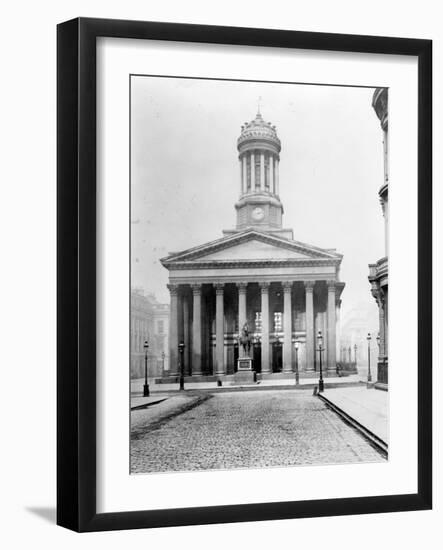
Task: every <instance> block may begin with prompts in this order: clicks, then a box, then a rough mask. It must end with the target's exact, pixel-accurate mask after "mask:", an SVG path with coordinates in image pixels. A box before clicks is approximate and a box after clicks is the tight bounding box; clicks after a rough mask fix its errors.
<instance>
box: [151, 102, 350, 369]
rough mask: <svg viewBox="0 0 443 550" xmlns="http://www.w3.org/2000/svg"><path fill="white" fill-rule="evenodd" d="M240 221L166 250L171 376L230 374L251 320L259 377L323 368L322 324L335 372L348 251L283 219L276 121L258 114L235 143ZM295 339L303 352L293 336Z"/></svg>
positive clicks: (327, 359)
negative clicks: (298, 232) (310, 239)
mask: <svg viewBox="0 0 443 550" xmlns="http://www.w3.org/2000/svg"><path fill="white" fill-rule="evenodd" d="M237 149H238V158H239V184H238V185H239V199H238V202H237V203H236V204H235V211H236V218H237V220H236V226H235V228H233V229H230V230H225V231H223V236H222V237H221V238H220V239H217V240H215V241H212V242H207V243H204V244H200V245H197V246H193V247H192V248H189V249H187V250H183V251H181V252H175V253H172V254H170V255H169V256H167V257H165V258H162V260H161V263H162V265H163V266H164V267H165V268H166V269H167V270H168V272H169V284H168V288H169V291H170V318H169V322H170V325H169V357H170V363H169V371H168V375H169V376H175V377H176V376H177V375H178V374H179V369H180V368H181V367H180V364H179V360H180V358H179V357H178V354H179V352H178V345H179V343H181V342H182V343H184V353H183V369H184V372H185V374H187V375H189V376H192V377H195V378H196V379H198V378H200V379H208V378H209V377H215V378H217V379H224V378H225V377H229V376H230V375H232V374H234V373H235V372H236V370H237V365H238V362H237V359H238V357H239V336H240V331H241V329H242V327H244V325H245V323H246V322H247V324H248V327H249V331H250V334H251V336H252V343H253V346H252V350H251V352H250V355H251V356H252V359H253V360H252V368H253V370H254V371H255V372H256V373H259V374H260V376H261V377H262V378H266V377H275V376H280V377H286V376H287V377H289V376H290V377H292V376H293V374H292V373H293V372H294V369H295V361H296V358H297V363H298V367H299V370H300V375H301V376H307V377H309V376H312V377H317V376H318V372H317V371H318V368H319V352H318V338H317V337H318V332H319V331H321V333H322V337H323V350H324V351H323V354H322V361H323V368H324V369H323V370H324V375H325V376H328V374H334V375H335V372H336V361H337V352H339V345H338V343H337V342H338V340H337V333H338V319H339V311H340V304H341V299H340V297H341V294H342V291H343V288H344V286H345V285H344V283H343V282H341V281H340V264H341V261H342V255H341V254H339V253H337V252H336V250H335V249H324V248H319V247H316V246H313V245H310V244H306V243H302V242H299V241H297V240H294V236H293V231H292V229H287V228H284V226H283V213H284V209H283V204H282V201H281V199H280V187H283V186H284V185H285V182H280V178H279V164H280V153H281V143H280V139H279V138H278V135H277V131H276V128H275V126H273V125H272V124H271V123H269V122H265V121H264V119H263V118H262V116H261V114H260V112H259V113H257V115H256V117H255V119H254V120H252V121H251V122H249V123H245V124H244V126H242V128H241V134H240V137H239V138H238V141H237ZM296 343H297V352H295V344H296Z"/></svg>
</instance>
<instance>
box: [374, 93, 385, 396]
mask: <svg viewBox="0 0 443 550" xmlns="http://www.w3.org/2000/svg"><path fill="white" fill-rule="evenodd" d="M372 106H373V108H374V110H375V113H376V115H377V117H378V118H379V120H380V124H381V128H382V130H383V155H384V181H383V185H382V186H381V188H380V190H379V192H378V194H379V197H380V203H381V206H382V211H383V216H384V221H385V255H384V257H383V258H380V260H378V261H377V262H376V263H375V264H369V282H370V283H371V292H372V295H373V296H374V298H375V300H376V302H377V306H378V311H379V337H380V342H379V354H378V361H377V383H376V386H377V387H379V388H383V389H387V385H388V364H389V361H388V254H389V241H388V224H389V209H388V184H389V172H388V168H389V167H388V89H387V88H377V89H376V90H375V92H374V96H373V99H372Z"/></svg>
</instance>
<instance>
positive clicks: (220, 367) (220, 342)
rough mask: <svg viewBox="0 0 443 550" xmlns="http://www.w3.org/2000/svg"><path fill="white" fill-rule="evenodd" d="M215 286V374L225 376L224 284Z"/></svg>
mask: <svg viewBox="0 0 443 550" xmlns="http://www.w3.org/2000/svg"><path fill="white" fill-rule="evenodd" d="M214 286H215V294H216V302H215V374H219V375H220V374H225V315H224V303H223V301H224V300H223V289H224V284H223V283H217V284H215V285H214Z"/></svg>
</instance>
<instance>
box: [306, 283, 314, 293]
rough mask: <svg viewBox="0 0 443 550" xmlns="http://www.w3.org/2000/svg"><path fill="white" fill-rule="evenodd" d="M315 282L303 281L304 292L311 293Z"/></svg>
mask: <svg viewBox="0 0 443 550" xmlns="http://www.w3.org/2000/svg"><path fill="white" fill-rule="evenodd" d="M314 286H315V281H305V289H306V292H312V291H313V290H314Z"/></svg>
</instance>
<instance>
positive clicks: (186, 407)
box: [131, 394, 212, 440]
mask: <svg viewBox="0 0 443 550" xmlns="http://www.w3.org/2000/svg"><path fill="white" fill-rule="evenodd" d="M192 397H195V399H194V400H193V401H190V402H188V403H183V404H182V405H179V406H177V407H176V408H174V409H172V410H171V411H168V412H165V414H164V415H163V416H161V417H160V418H158V419H157V420H154V422H152V423H151V424H149V425H148V426H146V427H145V428H143V429H139V430H135V431H133V430H132V429H131V440H138V439H143V437H144V436H145V435H146V434H147V433H149V432H152V431H154V430H157V429H158V428H160V427H161V426H162V425H163V424H164V423H166V422H168V421H169V420H171V419H172V418H175V417H176V416H179V415H180V414H183V413H184V412H187V411H190V410H191V409H193V408H195V407H198V406H199V405H201V404H202V403H204V402H205V401H207V400H208V399H211V397H212V395H201V394H197V395H192Z"/></svg>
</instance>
